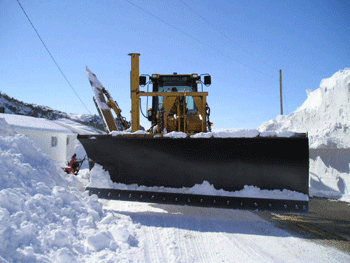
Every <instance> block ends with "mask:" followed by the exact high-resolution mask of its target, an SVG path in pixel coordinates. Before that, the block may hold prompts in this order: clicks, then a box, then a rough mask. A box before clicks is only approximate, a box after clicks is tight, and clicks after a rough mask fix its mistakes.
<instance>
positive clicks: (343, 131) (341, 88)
mask: <svg viewBox="0 0 350 263" xmlns="http://www.w3.org/2000/svg"><path fill="white" fill-rule="evenodd" d="M307 94H308V98H307V99H306V101H305V102H304V103H303V105H301V106H300V107H299V108H298V109H297V110H296V111H295V112H293V113H291V114H290V115H288V116H278V117H277V118H276V119H275V120H270V121H268V122H265V123H263V124H262V125H261V126H260V127H259V131H260V132H265V131H276V132H281V131H284V130H291V131H295V132H308V134H309V145H310V194H311V195H316V196H321V197H330V198H340V199H342V200H348V201H350V175H349V173H350V171H349V165H350V68H346V69H344V70H340V71H338V72H336V73H335V74H334V75H333V76H332V77H330V78H327V79H323V80H322V81H321V84H320V87H319V88H318V89H316V90H314V91H312V90H307Z"/></svg>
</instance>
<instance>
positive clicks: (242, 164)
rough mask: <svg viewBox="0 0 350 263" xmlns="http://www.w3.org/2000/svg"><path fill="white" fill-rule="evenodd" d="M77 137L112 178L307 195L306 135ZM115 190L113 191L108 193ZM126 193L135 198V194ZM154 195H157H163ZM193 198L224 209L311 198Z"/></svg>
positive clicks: (299, 205)
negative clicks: (205, 183)
mask: <svg viewBox="0 0 350 263" xmlns="http://www.w3.org/2000/svg"><path fill="white" fill-rule="evenodd" d="M78 140H79V141H80V142H81V143H82V145H83V146H84V148H85V151H86V153H87V155H88V157H89V159H90V160H91V161H92V162H94V163H98V164H100V165H102V166H103V168H104V169H105V170H107V171H108V172H109V174H110V177H111V180H112V181H113V182H118V183H123V184H127V185H129V184H138V185H143V186H150V187H151V186H163V187H169V188H182V187H189V188H190V187H193V186H194V185H196V184H202V183H203V181H207V182H209V183H210V184H212V185H213V186H214V188H215V189H217V190H220V189H223V190H225V191H231V192H233V191H239V190H242V189H243V188H244V186H246V185H248V186H256V187H258V188H260V189H261V190H276V189H279V190H283V189H287V190H290V191H296V192H299V193H302V194H304V195H306V196H308V194H309V146H308V138H307V136H306V134H297V135H296V136H294V137H291V138H278V137H255V138H181V139H177V138H176V139H175V138H164V137H159V138H154V137H153V136H152V135H143V136H142V135H141V136H140V135H127V136H111V135H78ZM116 191H119V192H118V195H119V194H120V195H121V196H122V195H123V194H124V192H123V191H121V190H116ZM100 192H101V193H102V192H104V191H100ZM114 192H115V191H114V190H111V192H110V194H111V195H112V193H114ZM127 193H128V194H129V195H130V194H131V196H133V193H132V192H127ZM153 195H154V198H153V199H155V198H156V197H157V196H158V195H159V193H157V194H153ZM165 195H166V196H164V197H165V198H166V199H168V198H169V199H170V200H173V202H174V200H175V199H177V200H185V199H187V197H189V196H187V195H185V196H183V195H182V194H176V197H175V196H174V195H175V194H170V193H166V194H165ZM146 196H147V198H148V199H147V200H148V201H147V202H150V201H149V200H152V198H151V197H152V196H151V197H148V196H149V194H148V193H143V194H142V197H143V198H146ZM164 197H162V198H164ZM162 198H158V199H162ZM193 198H196V199H195V200H196V201H192V202H193V203H195V204H197V205H202V204H204V206H212V204H213V203H214V201H215V203H216V204H220V205H219V206H220V207H221V206H224V207H227V206H228V207H230V206H231V208H239V207H240V206H242V208H243V207H244V208H243V209H258V210H275V211H276V210H280V211H294V212H306V211H307V201H299V200H277V199H268V200H267V199H250V198H244V199H243V205H241V203H242V201H241V199H240V198H238V197H229V198H228V199H225V198H224V197H221V196H220V197H217V196H214V197H213V196H205V198H203V197H199V196H198V197H197V196H195V195H191V200H193ZM215 198H216V199H215ZM122 200H123V199H122ZM201 200H202V201H201ZM206 200H207V201H206ZM270 200H271V201H270ZM138 201H141V200H138ZM157 202H158V201H157ZM169 202H170V201H169ZM175 202H180V201H175ZM181 202H184V201H181ZM203 202H204V203H203ZM227 202H229V205H227ZM184 203H186V204H187V205H188V203H187V202H184ZM184 203H183V204H184ZM209 204H210V205H209ZM256 204H257V206H256ZM219 206H218V205H215V207H219ZM270 206H271V207H270ZM285 206H287V207H288V209H291V210H288V209H287V208H285ZM291 207H293V208H291ZM305 207H306V209H304V208H305ZM270 208H271V209H270ZM286 209H287V210H286Z"/></svg>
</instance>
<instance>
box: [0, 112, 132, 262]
mask: <svg viewBox="0 0 350 263" xmlns="http://www.w3.org/2000/svg"><path fill="white" fill-rule="evenodd" d="M0 163H1V176H0V236H1V239H0V262H77V261H91V262H98V261H101V260H106V261H108V260H111V259H113V258H117V257H118V255H120V253H122V252H123V251H125V250H126V249H127V248H128V247H130V246H134V245H135V244H137V240H136V239H135V238H134V237H133V235H132V234H131V231H129V229H132V227H133V224H132V223H131V222H129V221H130V220H129V219H128V218H127V217H124V218H122V217H118V218H120V220H117V219H118V218H116V215H115V214H112V213H105V212H103V210H102V205H101V204H100V203H99V202H98V199H97V196H91V197H89V196H88V193H87V192H82V189H83V185H82V184H81V183H80V182H79V181H78V180H77V178H76V177H74V176H71V175H66V174H65V173H63V171H60V170H58V168H56V167H55V165H54V164H53V163H51V161H50V159H49V158H48V157H47V156H46V155H44V154H43V153H42V152H41V151H40V150H39V149H37V148H35V147H34V145H33V143H32V142H31V141H29V140H28V139H27V138H26V137H25V136H24V135H19V134H14V133H13V131H11V129H10V127H9V125H8V124H7V123H6V122H5V121H4V120H3V119H0Z"/></svg>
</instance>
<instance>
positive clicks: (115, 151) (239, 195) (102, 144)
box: [78, 53, 309, 212]
mask: <svg viewBox="0 0 350 263" xmlns="http://www.w3.org/2000/svg"><path fill="white" fill-rule="evenodd" d="M129 55H130V56H131V72H130V91H131V102H132V103H131V104H132V105H131V122H127V121H126V120H125V118H124V117H122V115H121V110H120V108H119V106H118V104H117V103H116V102H115V101H113V99H112V97H111V96H110V94H109V92H108V91H107V90H106V89H105V88H104V87H103V85H102V84H101V83H100V82H99V81H98V79H97V77H96V75H95V74H93V73H92V72H91V71H90V70H89V69H88V68H87V75H88V78H89V81H90V84H91V86H92V89H93V91H94V94H95V95H94V101H95V104H96V107H97V109H98V112H99V113H100V115H101V118H102V119H103V121H104V123H105V129H106V131H107V132H108V134H103V135H78V140H79V141H80V142H81V143H82V145H83V147H84V148H85V151H86V153H87V156H88V158H89V160H90V162H91V163H92V164H96V163H97V164H99V165H101V166H102V167H103V168H104V169H105V170H106V171H108V172H109V175H110V178H111V180H112V181H113V182H116V183H120V184H115V185H116V187H114V188H113V189H111V188H95V187H89V188H87V190H89V191H90V194H97V195H98V196H99V197H100V198H107V199H119V200H128V201H139V202H151V203H163V204H179V205H194V206H205V207H220V208H231V209H249V210H259V211H264V210H269V211H280V212H307V211H308V194H309V147H308V137H307V134H300V133H293V134H289V136H288V137H281V136H278V135H276V134H269V135H266V134H260V133H259V132H257V131H256V132H257V133H254V134H249V136H247V135H243V136H237V134H236V135H230V134H224V135H222V134H221V136H220V133H215V132H212V131H211V126H212V123H211V122H210V120H209V117H210V108H209V106H208V103H207V96H208V92H203V91H198V89H199V87H200V85H201V86H202V89H203V85H204V86H209V85H210V84H211V76H210V75H209V74H203V75H199V74H176V73H174V74H165V75H162V74H152V75H140V73H139V56H140V54H137V53H132V54H129ZM149 85H152V91H151V92H149V91H148V87H149ZM140 86H141V87H144V86H147V91H141V90H140ZM146 96H148V97H151V98H152V107H151V108H149V109H148V110H147V113H146V116H145V117H146V118H147V119H148V120H149V121H150V122H151V127H150V128H149V129H148V130H147V131H143V130H140V109H141V108H140V100H141V97H146ZM112 110H113V111H114V113H115V116H116V117H115V116H114V115H113V113H112ZM203 182H204V183H203ZM205 183H207V184H209V185H211V186H212V187H213V188H215V189H216V190H215V191H214V192H211V193H206V192H205V191H204V193H203V191H202V192H200V191H199V192H195V191H193V187H194V186H195V185H201V184H205ZM121 184H123V186H122V187H118V186H117V185H119V186H120V185H121ZM135 184H136V185H138V186H140V187H139V188H136V189H135V188H134V187H133V188H128V187H127V186H128V185H135ZM249 187H255V188H254V189H258V194H257V195H251V194H250V193H248V195H247V194H246V193H244V191H243V189H247V188H249ZM242 191H243V192H242ZM276 191H277V193H278V194H277V195H274V194H273V193H274V192H276ZM265 192H267V193H270V195H264V194H259V193H265ZM285 192H288V194H287V195H285V196H283V193H285ZM271 193H272V194H271ZM294 193H296V195H295V194H294ZM300 196H301V197H300Z"/></svg>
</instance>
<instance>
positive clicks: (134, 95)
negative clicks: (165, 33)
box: [129, 53, 140, 132]
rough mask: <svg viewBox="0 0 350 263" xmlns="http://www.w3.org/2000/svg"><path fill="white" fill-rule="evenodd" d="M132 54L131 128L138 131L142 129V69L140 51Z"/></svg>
mask: <svg viewBox="0 0 350 263" xmlns="http://www.w3.org/2000/svg"><path fill="white" fill-rule="evenodd" d="M129 56H131V71H130V93H131V123H132V126H131V130H132V132H136V131H138V130H139V129H140V99H139V96H138V94H139V91H140V79H139V78H140V77H139V76H140V69H139V57H140V54H138V53H130V54H129Z"/></svg>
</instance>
